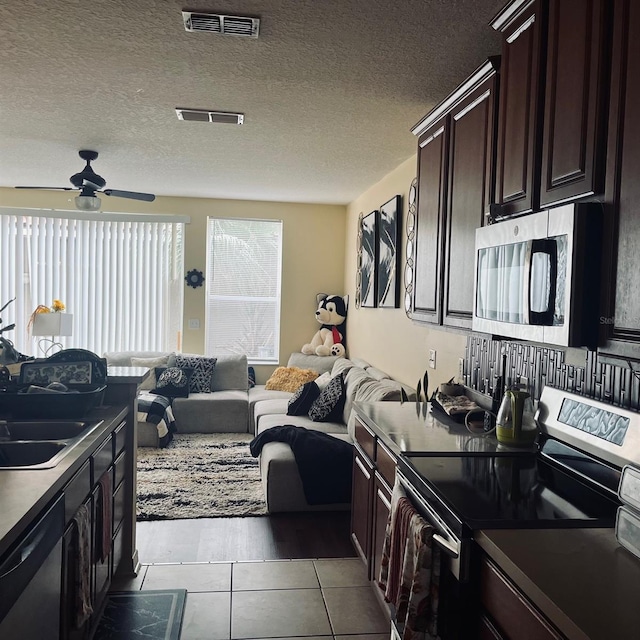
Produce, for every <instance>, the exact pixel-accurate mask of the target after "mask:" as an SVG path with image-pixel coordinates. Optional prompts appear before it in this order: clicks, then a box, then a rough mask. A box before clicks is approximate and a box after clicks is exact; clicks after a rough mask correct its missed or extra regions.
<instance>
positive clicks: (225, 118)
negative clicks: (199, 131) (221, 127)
mask: <svg viewBox="0 0 640 640" xmlns="http://www.w3.org/2000/svg"><path fill="white" fill-rule="evenodd" d="M176 114H177V116H178V120H185V121H187V122H217V123H218V124H243V123H244V113H231V112H228V111H208V110H207V109H180V108H179V107H176Z"/></svg>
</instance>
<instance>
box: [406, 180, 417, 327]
mask: <svg viewBox="0 0 640 640" xmlns="http://www.w3.org/2000/svg"><path fill="white" fill-rule="evenodd" d="M417 200H418V178H414V179H413V181H412V182H411V187H410V188H409V211H408V212H407V249H406V256H407V262H406V264H405V267H404V311H405V313H406V314H407V316H408V317H409V318H410V317H411V309H412V304H413V275H414V274H413V268H414V259H413V252H414V251H415V237H416V207H417Z"/></svg>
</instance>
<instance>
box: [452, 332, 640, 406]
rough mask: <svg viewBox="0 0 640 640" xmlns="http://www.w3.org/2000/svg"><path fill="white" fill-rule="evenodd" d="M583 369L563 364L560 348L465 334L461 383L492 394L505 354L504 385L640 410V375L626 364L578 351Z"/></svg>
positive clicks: (534, 395)
mask: <svg viewBox="0 0 640 640" xmlns="http://www.w3.org/2000/svg"><path fill="white" fill-rule="evenodd" d="M580 353H583V354H584V356H585V359H584V366H577V365H575V364H570V363H568V362H566V357H565V351H564V350H563V349H559V348H553V347H544V346H540V345H532V344H527V343H523V342H515V341H511V340H492V339H491V338H488V337H485V336H479V335H473V334H472V335H469V336H468V337H467V346H466V348H465V362H464V383H465V385H467V386H468V387H471V388H472V389H475V390H476V391H480V392H481V393H490V392H491V390H492V389H493V386H494V383H495V378H496V376H498V375H499V374H501V373H502V363H503V356H506V360H505V365H506V366H505V374H506V382H507V385H509V384H514V383H518V382H523V383H525V384H527V386H528V388H529V391H530V392H531V394H532V396H533V397H534V398H535V399H536V400H537V399H539V398H540V394H541V393H542V389H543V388H544V387H545V386H546V385H550V386H552V387H556V388H558V389H564V390H566V391H571V392H573V393H577V394H580V395H584V396H588V397H590V398H595V399H596V400H601V401H602V402H607V403H610V404H615V405H618V406H622V407H626V408H630V409H633V410H636V411H637V410H639V409H640V373H639V372H634V371H632V370H631V368H630V367H629V366H624V365H622V364H620V365H616V364H611V363H609V362H602V361H601V360H600V359H599V358H598V354H597V352H595V351H581V352H580Z"/></svg>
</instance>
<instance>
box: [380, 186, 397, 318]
mask: <svg viewBox="0 0 640 640" xmlns="http://www.w3.org/2000/svg"><path fill="white" fill-rule="evenodd" d="M401 221H402V197H401V196H399V195H396V196H393V198H391V200H389V201H388V202H385V203H384V204H383V205H382V206H381V207H380V210H379V211H378V258H377V268H376V272H377V273H376V278H377V296H376V297H377V301H378V304H377V306H378V307H381V308H390V309H397V308H399V307H400V269H401V266H400V254H401V251H400V227H401Z"/></svg>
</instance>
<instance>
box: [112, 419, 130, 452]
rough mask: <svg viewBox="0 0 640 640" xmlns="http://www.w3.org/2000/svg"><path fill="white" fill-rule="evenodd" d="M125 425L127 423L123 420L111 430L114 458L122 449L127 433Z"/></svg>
mask: <svg viewBox="0 0 640 640" xmlns="http://www.w3.org/2000/svg"><path fill="white" fill-rule="evenodd" d="M126 427H127V423H126V422H123V423H122V424H121V425H120V426H119V427H118V428H117V429H116V430H115V431H114V432H113V457H114V458H117V457H118V455H119V454H120V452H121V451H122V450H123V449H124V445H125V438H126V435H127V431H126Z"/></svg>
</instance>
